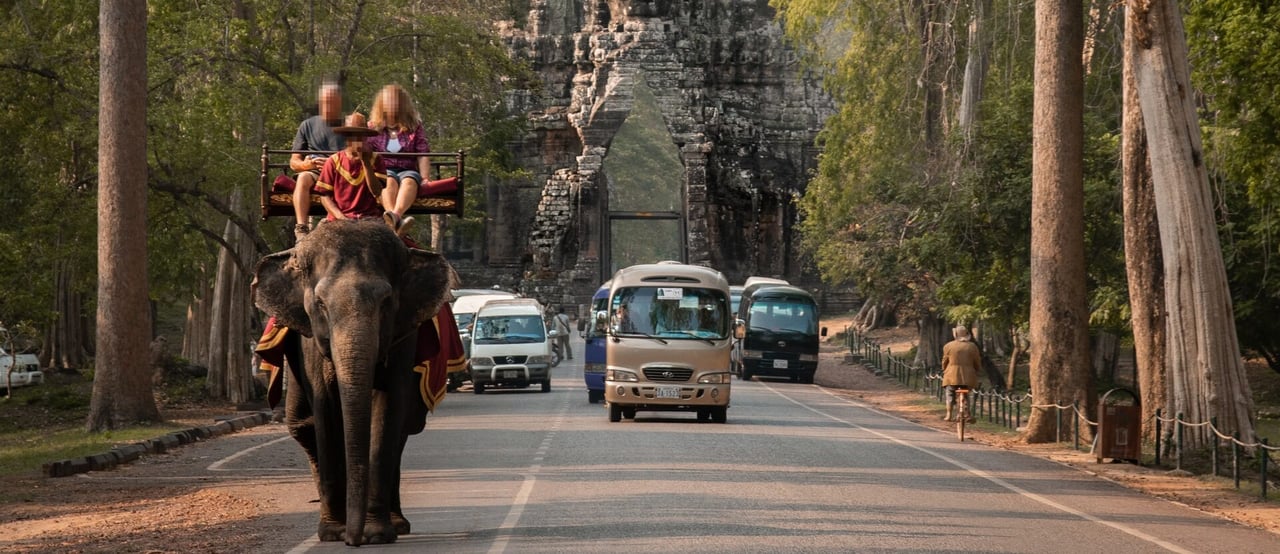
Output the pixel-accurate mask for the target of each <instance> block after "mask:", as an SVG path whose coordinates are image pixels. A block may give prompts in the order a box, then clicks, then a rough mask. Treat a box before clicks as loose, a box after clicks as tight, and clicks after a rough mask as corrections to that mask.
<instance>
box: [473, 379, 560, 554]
mask: <svg viewBox="0 0 1280 554" xmlns="http://www.w3.org/2000/svg"><path fill="white" fill-rule="evenodd" d="M568 411H569V400H568V397H567V396H566V398H565V401H564V403H563V404H561V405H560V412H559V413H557V414H556V418H555V420H554V421H552V422H551V427H550V428H549V429H547V431H546V434H545V435H544V436H543V438H542V443H541V444H540V445H539V446H538V451H537V452H536V453H534V455H533V464H531V465H529V469H528V470H527V471H525V472H524V473H522V474H521V475H523V476H524V482H523V483H521V484H520V491H519V492H517V493H516V496H515V498H514V499H512V501H511V509H509V510H507V517H505V518H503V519H502V525H500V526H498V538H496V539H494V541H493V545H492V546H490V547H489V554H503V553H504V552H506V551H507V545H508V544H509V543H510V542H511V530H512V529H515V528H516V525H517V524H519V523H520V516H522V515H524V508H525V506H526V505H528V504H529V497H530V496H532V495H533V487H534V485H536V484H537V483H538V472H540V471H542V461H543V460H545V459H546V457H547V451H548V450H550V449H551V442H552V439H554V438H555V437H556V433H557V432H559V430H560V425H561V424H562V423H564V418H565V414H566V413H567V412H568Z"/></svg>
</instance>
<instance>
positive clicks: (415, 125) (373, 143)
mask: <svg viewBox="0 0 1280 554" xmlns="http://www.w3.org/2000/svg"><path fill="white" fill-rule="evenodd" d="M370 112H371V113H370V114H369V128H371V129H373V130H374V131H376V132H377V133H378V134H376V135H374V136H372V137H369V139H368V140H367V141H366V142H365V144H367V145H368V147H369V149H370V150H373V151H374V152H389V153H393V154H396V153H420V152H430V151H431V145H430V144H428V143H427V136H426V133H425V132H424V131H423V130H422V118H421V117H419V116H418V110H417V109H416V108H414V107H413V98H411V97H410V96H409V92H408V91H406V90H405V89H404V87H401V86H400V85H397V84H390V85H387V86H385V87H382V90H380V91H378V94H377V96H375V97H374V99H373V108H372V109H371V110H370ZM383 159H384V160H385V163H386V167H387V187H386V188H385V189H383V190H382V206H383V208H385V209H386V213H384V214H383V215H382V217H383V219H385V220H386V222H387V225H390V226H391V228H392V229H393V230H395V231H396V233H397V234H403V233H404V231H405V229H406V228H407V227H408V226H409V224H410V223H412V222H413V218H412V217H405V215H404V213H405V211H407V210H408V209H409V207H410V206H412V205H413V202H414V200H417V199H418V187H419V185H421V184H422V179H423V176H425V175H429V173H428V172H429V170H430V169H431V162H430V161H429V160H428V159H427V157H426V156H419V157H398V156H386V157H384V158H383Z"/></svg>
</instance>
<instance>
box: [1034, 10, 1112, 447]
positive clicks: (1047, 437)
mask: <svg viewBox="0 0 1280 554" xmlns="http://www.w3.org/2000/svg"><path fill="white" fill-rule="evenodd" d="M1035 9H1036V52H1035V56H1036V61H1035V92H1034V96H1035V100H1034V110H1033V117H1032V126H1033V131H1032V146H1031V148H1032V169H1031V181H1032V184H1031V314H1030V322H1031V324H1030V337H1031V392H1032V394H1033V396H1034V398H1035V402H1036V403H1037V404H1042V405H1043V404H1072V403H1078V405H1079V406H1080V407H1081V408H1082V409H1085V410H1086V412H1085V413H1090V412H1089V411H1087V410H1088V408H1089V407H1091V406H1092V404H1093V399H1094V398H1095V397H1096V395H1095V394H1094V391H1093V372H1092V371H1091V368H1090V366H1089V356H1088V353H1089V327H1088V325H1089V319H1088V316H1089V311H1088V305H1087V303H1086V300H1087V299H1086V295H1085V264H1084V175H1083V168H1082V165H1083V160H1084V68H1083V66H1082V63H1081V59H1082V58H1081V56H1082V52H1083V49H1084V11H1083V9H1082V6H1081V4H1080V3H1079V2H1060V1H1058V0H1037V1H1036V8H1035ZM1055 421H1056V420H1055V417H1054V413H1053V411H1051V410H1036V411H1033V412H1032V414H1031V419H1030V421H1029V422H1028V423H1027V431H1026V434H1025V438H1026V440H1027V441H1029V442H1047V441H1052V440H1054V431H1055V425H1054V424H1055Z"/></svg>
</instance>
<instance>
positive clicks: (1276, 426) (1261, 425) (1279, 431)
mask: <svg viewBox="0 0 1280 554" xmlns="http://www.w3.org/2000/svg"><path fill="white" fill-rule="evenodd" d="M1256 427H1257V429H1255V431H1256V432H1257V433H1258V436H1259V437H1262V438H1264V439H1267V442H1269V443H1271V446H1275V445H1277V444H1280V419H1263V418H1258V424H1257V425H1256ZM1245 442H1252V441H1245Z"/></svg>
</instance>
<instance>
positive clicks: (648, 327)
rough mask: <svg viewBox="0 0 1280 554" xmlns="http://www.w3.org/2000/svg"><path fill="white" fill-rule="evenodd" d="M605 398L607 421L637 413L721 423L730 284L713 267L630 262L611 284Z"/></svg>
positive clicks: (604, 320) (601, 320)
mask: <svg viewBox="0 0 1280 554" xmlns="http://www.w3.org/2000/svg"><path fill="white" fill-rule="evenodd" d="M608 307H609V311H608V312H607V314H600V315H599V316H597V317H598V319H597V324H599V325H604V326H607V327H606V332H607V333H608V339H607V340H606V346H605V359H606V370H605V387H604V392H605V401H606V402H608V405H609V421H620V420H622V419H623V418H626V419H634V418H635V414H636V412H637V411H641V410H644V411H690V412H696V413H697V414H698V419H699V420H710V421H715V422H719V423H724V422H725V421H726V419H727V417H726V416H727V412H728V409H729V384H730V377H729V350H730V348H731V341H730V331H731V322H732V319H733V315H732V314H731V313H730V312H729V282H728V281H726V280H725V278H724V275H722V274H721V273H720V272H719V271H716V270H714V269H710V268H706V267H699V266H692V265H685V264H679V263H669V262H666V263H659V264H646V265H634V266H631V267H627V268H623V269H620V270H618V272H617V273H615V274H614V275H613V279H612V280H611V281H610V289H609V302H608Z"/></svg>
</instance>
